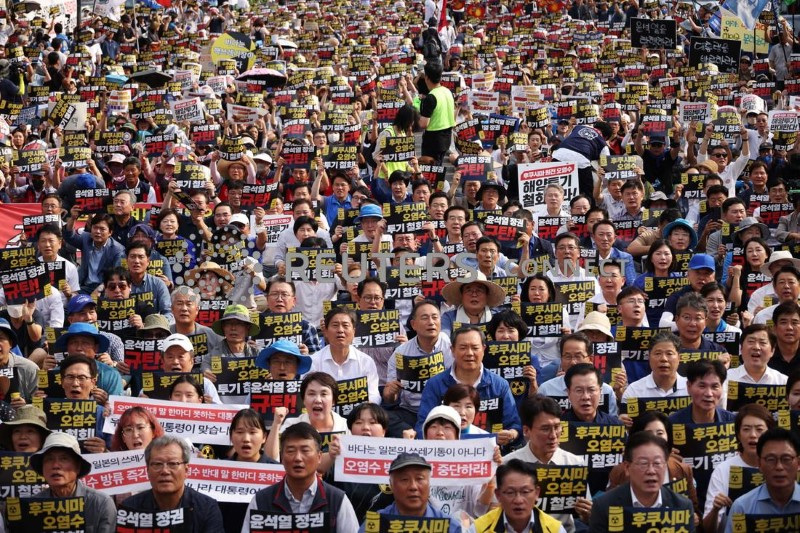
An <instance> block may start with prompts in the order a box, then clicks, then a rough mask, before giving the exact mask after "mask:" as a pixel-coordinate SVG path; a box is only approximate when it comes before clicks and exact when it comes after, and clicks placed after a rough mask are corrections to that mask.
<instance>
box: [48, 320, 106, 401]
mask: <svg viewBox="0 0 800 533" xmlns="http://www.w3.org/2000/svg"><path fill="white" fill-rule="evenodd" d="M108 346H109V342H108V339H107V338H106V337H104V336H102V335H100V332H98V331H97V328H96V327H95V326H93V325H92V324H87V323H85V322H76V323H74V324H70V326H69V329H68V330H67V331H66V333H64V334H63V335H61V336H60V337H59V338H58V340H56V343H55V350H56V351H57V352H66V353H68V354H69V355H83V356H85V357H88V358H89V359H91V360H92V361H95V364H96V366H97V387H95V390H93V391H92V394H93V396H94V397H95V399H96V400H97V402H98V403H101V404H102V403H105V402H106V400H108V397H109V396H112V395H116V396H118V395H120V394H122V377H121V376H120V375H119V372H118V371H117V369H116V368H114V367H113V366H111V365H108V364H106V363H104V362H102V355H103V354H105V355H106V357H108ZM55 366H56V362H55V358H53V357H48V358H47V359H46V360H45V368H47V369H52V368H55ZM62 366H63V363H62Z"/></svg>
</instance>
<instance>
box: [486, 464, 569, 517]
mask: <svg viewBox="0 0 800 533" xmlns="http://www.w3.org/2000/svg"><path fill="white" fill-rule="evenodd" d="M495 475H496V479H497V488H496V489H495V492H494V493H495V496H496V497H497V502H498V503H499V504H500V506H499V507H497V508H496V509H493V510H491V511H489V512H488V513H486V514H485V515H483V516H481V517H479V518H478V519H477V520H475V533H492V532H495V531H536V530H537V529H536V528H540V529H541V531H542V533H566V531H567V530H566V529H564V526H562V525H561V522H560V521H558V520H557V519H555V518H553V517H552V516H550V515H548V514H545V513H544V512H543V511H542V510H541V509H539V508H538V507H536V501H537V500H538V499H539V489H540V486H539V480H538V479H537V477H536V468H535V467H534V466H533V465H532V464H531V463H526V462H524V461H521V460H520V459H511V460H510V461H508V462H507V463H505V464H503V465H501V466H500V467H498V469H497V473H496V474H495Z"/></svg>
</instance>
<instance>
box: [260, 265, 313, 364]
mask: <svg viewBox="0 0 800 533" xmlns="http://www.w3.org/2000/svg"><path fill="white" fill-rule="evenodd" d="M264 293H265V294H266V295H267V312H268V313H290V312H291V311H293V310H294V308H295V305H296V304H297V290H296V288H295V285H294V282H293V281H291V280H287V279H286V278H284V277H282V276H275V277H274V278H272V279H270V281H269V282H268V283H267V288H266V290H265V291H264ZM300 325H301V326H302V332H301V335H302V341H303V342H302V343H301V344H300V351H302V352H303V353H314V352H317V351H319V349H320V348H321V346H320V342H319V334H318V332H317V328H316V327H315V326H314V324H312V323H310V322H309V321H308V320H306V319H302V320H301V321H300Z"/></svg>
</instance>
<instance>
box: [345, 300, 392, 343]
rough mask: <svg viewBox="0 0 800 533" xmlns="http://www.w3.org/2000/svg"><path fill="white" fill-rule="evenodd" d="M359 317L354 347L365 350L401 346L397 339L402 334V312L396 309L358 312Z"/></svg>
mask: <svg viewBox="0 0 800 533" xmlns="http://www.w3.org/2000/svg"><path fill="white" fill-rule="evenodd" d="M357 315H358V321H357V322H356V333H355V337H354V338H353V346H354V347H356V348H358V349H361V350H363V349H364V348H379V347H380V348H384V347H385V348H393V347H395V346H397V345H398V344H399V343H398V342H397V341H396V340H395V337H396V336H397V335H399V334H400V311H398V310H396V309H383V310H381V311H358V312H357Z"/></svg>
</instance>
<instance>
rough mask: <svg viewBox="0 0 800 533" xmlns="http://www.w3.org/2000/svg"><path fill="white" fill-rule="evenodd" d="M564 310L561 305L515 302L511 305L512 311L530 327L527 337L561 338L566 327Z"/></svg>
mask: <svg viewBox="0 0 800 533" xmlns="http://www.w3.org/2000/svg"><path fill="white" fill-rule="evenodd" d="M563 308H564V305H563V304H560V303H544V304H534V303H528V302H515V303H513V304H512V305H511V309H513V310H514V311H515V312H516V313H517V314H518V315H519V316H521V317H522V320H524V321H525V323H526V324H527V325H528V334H527V335H526V337H560V336H561V328H562V327H563V326H564V324H563V321H564V311H563Z"/></svg>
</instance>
